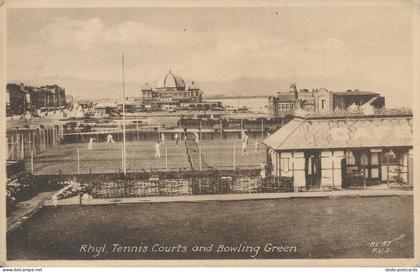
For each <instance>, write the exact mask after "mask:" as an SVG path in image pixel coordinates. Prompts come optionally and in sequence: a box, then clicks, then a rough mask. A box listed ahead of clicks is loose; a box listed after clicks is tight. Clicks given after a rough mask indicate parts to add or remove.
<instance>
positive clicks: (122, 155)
mask: <svg viewBox="0 0 420 272" xmlns="http://www.w3.org/2000/svg"><path fill="white" fill-rule="evenodd" d="M121 169H124V148H121ZM120 172H121V171H120Z"/></svg>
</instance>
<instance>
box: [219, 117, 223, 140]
mask: <svg viewBox="0 0 420 272" xmlns="http://www.w3.org/2000/svg"><path fill="white" fill-rule="evenodd" d="M220 140H223V123H222V119H220Z"/></svg>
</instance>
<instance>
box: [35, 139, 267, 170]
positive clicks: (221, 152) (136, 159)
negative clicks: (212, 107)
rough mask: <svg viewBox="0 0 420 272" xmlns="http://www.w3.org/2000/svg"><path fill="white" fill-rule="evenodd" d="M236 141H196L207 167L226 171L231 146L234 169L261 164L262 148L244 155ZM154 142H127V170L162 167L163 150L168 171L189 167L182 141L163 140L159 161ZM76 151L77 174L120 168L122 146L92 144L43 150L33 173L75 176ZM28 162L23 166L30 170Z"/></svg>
mask: <svg viewBox="0 0 420 272" xmlns="http://www.w3.org/2000/svg"><path fill="white" fill-rule="evenodd" d="M240 143H241V142H240V140H239V139H238V140H204V141H201V142H200V145H201V147H202V154H203V156H204V157H205V160H206V162H207V163H208V164H209V165H210V166H214V167H216V168H218V167H219V168H223V169H226V168H227V167H228V168H230V167H233V146H235V147H236V151H235V152H236V166H250V165H254V166H258V165H260V164H261V163H264V162H265V149H264V147H263V146H262V144H260V148H259V150H258V152H254V151H253V148H254V146H253V142H252V143H250V145H249V148H250V151H249V153H248V154H245V155H243V156H242V155H241V150H240ZM154 144H155V143H154V142H152V141H147V142H146V141H140V142H127V147H126V148H127V168H128V169H135V170H141V169H146V170H148V169H150V168H154V169H160V170H164V169H165V168H166V158H165V149H166V150H167V154H168V157H167V163H168V169H179V168H190V164H189V162H188V157H187V153H186V148H185V144H184V142H182V141H180V142H179V145H178V146H176V145H175V142H174V141H166V142H165V144H162V145H161V148H160V153H161V157H160V158H155V157H154V153H155V151H154ZM77 149H79V154H80V173H88V172H89V169H92V172H93V173H115V172H118V170H119V169H121V158H122V143H121V142H118V143H115V144H109V145H106V144H105V143H103V142H101V143H96V142H95V143H94V144H93V150H88V144H87V143H86V144H65V145H59V146H56V147H53V148H51V149H49V150H46V151H44V152H42V153H40V154H38V155H36V156H35V158H34V173H35V174H38V175H41V174H58V173H59V170H60V169H61V171H62V173H63V174H74V173H77ZM29 163H30V162H29V160H28V161H27V167H28V169H30V165H29Z"/></svg>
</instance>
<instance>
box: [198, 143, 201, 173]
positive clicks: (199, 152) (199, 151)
mask: <svg viewBox="0 0 420 272" xmlns="http://www.w3.org/2000/svg"><path fill="white" fill-rule="evenodd" d="M198 162H199V169H200V171H201V146H198Z"/></svg>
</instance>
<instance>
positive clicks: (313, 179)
mask: <svg viewBox="0 0 420 272" xmlns="http://www.w3.org/2000/svg"><path fill="white" fill-rule="evenodd" d="M305 178H306V187H309V188H311V187H320V186H321V158H320V154H319V152H307V153H306V154H305Z"/></svg>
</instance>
